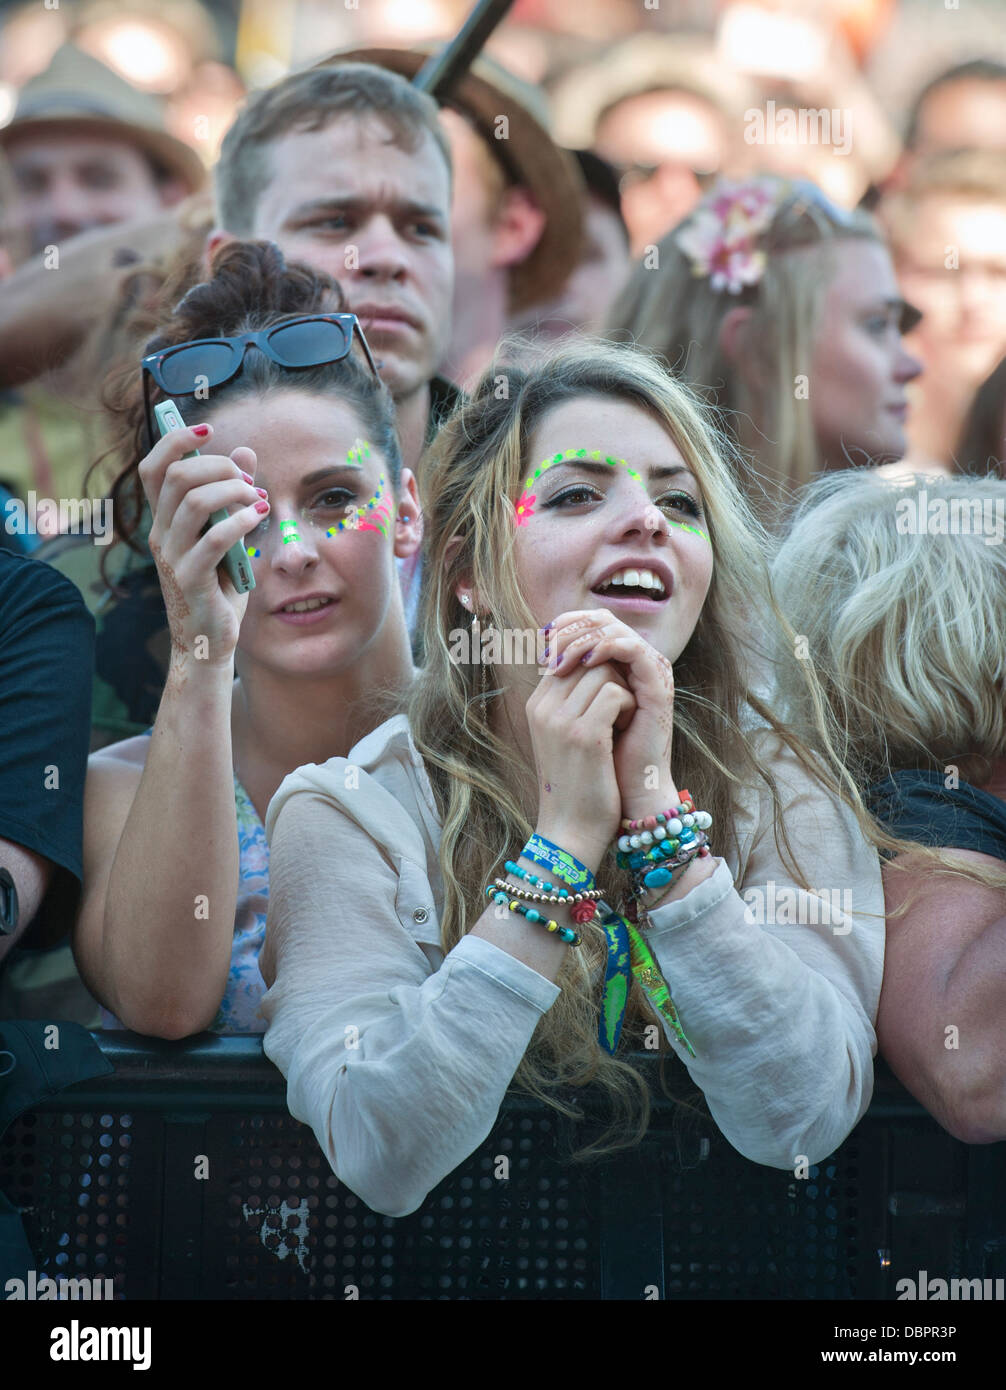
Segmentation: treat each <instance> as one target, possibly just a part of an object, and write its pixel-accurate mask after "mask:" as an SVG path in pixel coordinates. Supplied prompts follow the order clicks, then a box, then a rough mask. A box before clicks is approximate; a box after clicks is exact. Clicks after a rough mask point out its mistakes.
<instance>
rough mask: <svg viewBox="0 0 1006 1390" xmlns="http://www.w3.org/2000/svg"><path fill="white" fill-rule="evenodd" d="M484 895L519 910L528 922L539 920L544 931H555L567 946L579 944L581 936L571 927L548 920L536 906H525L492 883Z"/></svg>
mask: <svg viewBox="0 0 1006 1390" xmlns="http://www.w3.org/2000/svg"><path fill="white" fill-rule="evenodd" d="M486 896H487V897H491V898H492V900H493V902H494V903H499V904H500V906H501V907H502V906H506V907H508V908H509V909H510V911H511V912H519V913H520V915H521V916H522V917H526V918H527V920H528V921H529V922H540V923H541V924H542V926H543V927H544V928H545V930H546V931H551V932H555V933H556V935H557V936H558V937H559V939H560V940H562V941H565V942H566V944H567V945H568V946H579V945H580V942H581V940H582V937H580V936H578V935H577V933H576V932H575V931H573V929H572V928H571V927H560V926H559V923H558V922H555V921H550V920H549V919H548V918H547V917H544V916H543V915H542V914H541V913H540V912H538V911H537V909H536V908H533V907H525V906H524V904H523V903H522V902H520V901H519V900H518V899H517V898H511V897H510V896H509V895H508V894H507V893H504V892H502V891H501V890H497V889H496V887H495V885H494V884H490V885H489V887H488V888H487V889H486Z"/></svg>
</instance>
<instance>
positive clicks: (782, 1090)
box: [262, 345, 884, 1216]
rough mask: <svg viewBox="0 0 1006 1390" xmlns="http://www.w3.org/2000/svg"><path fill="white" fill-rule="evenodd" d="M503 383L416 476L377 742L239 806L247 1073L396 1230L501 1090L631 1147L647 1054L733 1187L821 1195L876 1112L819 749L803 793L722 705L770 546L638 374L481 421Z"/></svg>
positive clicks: (642, 1122) (685, 417)
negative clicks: (244, 844)
mask: <svg viewBox="0 0 1006 1390" xmlns="http://www.w3.org/2000/svg"><path fill="white" fill-rule="evenodd" d="M499 370H500V369H499V368H495V369H493V370H491V371H490V372H489V373H487V375H486V376H485V377H484V379H483V380H482V381H481V383H480V384H479V385H478V387H477V388H476V390H475V392H474V394H473V396H472V397H471V398H470V400H469V402H468V403H467V404H466V405H465V406H463V407H462V408H461V409H460V411H459V412H458V413H456V414H455V415H454V416H453V417H452V419H451V420H449V421H448V422H447V423H446V424H445V425H444V426H443V427H442V429H441V433H440V435H439V436H438V438H437V440H436V441H435V443H434V445H433V446H432V449H431V450H430V452H429V453H428V454H427V456H426V458H425V460H424V465H423V469H424V471H423V475H422V478H423V481H422V491H423V506H424V516H425V522H424V525H425V528H426V532H425V533H426V540H425V545H426V549H425V552H424V566H425V573H426V575H427V585H426V588H425V590H424V595H423V611H422V620H423V638H424V643H425V652H426V664H425V666H424V668H423V670H422V672H421V673H420V675H419V677H418V678H417V680H416V682H415V684H414V686H413V687H412V691H411V695H410V698H409V701H408V703H407V713H401V714H399V715H397V716H395V717H393V718H392V719H390V720H389V721H388V722H387V723H386V724H384V725H383V726H382V727H381V728H379V729H377V730H375V731H374V732H373V733H372V734H370V735H369V736H368V737H367V738H366V739H364V740H363V741H362V742H361V743H359V744H358V745H357V746H356V748H354V749H353V750H352V752H351V754H350V755H349V759H348V761H347V760H346V759H342V758H334V759H332V760H331V761H330V762H329V763H327V764H326V765H325V766H323V767H308V768H301V769H299V770H298V771H297V772H295V773H293V774H292V775H291V776H289V777H288V778H287V779H286V780H285V781H284V783H283V785H282V786H281V787H280V789H279V791H278V792H277V794H276V796H275V797H274V798H273V801H272V803H271V805H270V808H269V813H268V817H267V825H266V828H267V833H268V834H269V836H270V844H271V854H272V885H271V890H270V902H269V925H268V933H267V940H266V946H265V949H264V952H263V956H262V971H263V976H264V978H265V980H266V982H267V984H269V986H270V988H269V991H268V993H267V994H266V996H265V999H264V1001H263V1011H264V1013H265V1014H266V1016H267V1018H268V1019H269V1027H268V1030H267V1033H266V1037H265V1044H264V1045H265V1050H266V1052H267V1053H268V1055H269V1056H270V1057H272V1059H273V1060H274V1061H275V1062H276V1063H277V1065H278V1066H279V1067H280V1068H281V1070H282V1071H283V1072H284V1074H285V1075H286V1076H287V1078H288V1083H289V1089H288V1100H289V1104H290V1108H291V1111H292V1113H293V1114H294V1115H295V1116H296V1117H297V1118H298V1119H301V1120H304V1121H306V1122H308V1123H310V1124H311V1125H312V1126H313V1128H314V1131H315V1134H316V1135H317V1138H318V1140H319V1142H320V1144H321V1145H322V1147H323V1148H324V1150H325V1152H326V1153H327V1155H328V1157H329V1161H330V1162H331V1164H332V1167H333V1169H334V1171H335V1173H336V1174H337V1176H338V1177H339V1178H340V1179H341V1180H342V1181H344V1182H346V1183H347V1185H348V1186H349V1187H350V1188H352V1190H353V1191H354V1192H356V1193H357V1194H358V1195H359V1196H360V1197H361V1198H362V1199H363V1200H364V1201H365V1202H366V1203H367V1204H368V1205H369V1206H371V1207H372V1208H374V1209H375V1210H377V1211H380V1212H385V1213H387V1214H388V1215H392V1216H398V1215H403V1214H406V1213H408V1212H411V1211H414V1210H415V1209H416V1208H417V1207H418V1206H419V1205H420V1204H421V1203H422V1201H423V1200H424V1198H425V1197H426V1195H427V1193H429V1192H430V1190H431V1189H432V1188H433V1187H435V1186H436V1184H437V1183H438V1182H440V1181H441V1179H442V1178H444V1177H445V1176H446V1174H448V1173H449V1172H451V1171H452V1170H453V1169H454V1168H455V1167H456V1166H457V1165H458V1164H459V1163H461V1162H462V1161H463V1160H464V1159H465V1158H466V1157H467V1156H468V1155H469V1154H471V1153H472V1151H473V1150H474V1149H475V1148H477V1146H478V1145H479V1144H480V1143H481V1142H482V1140H483V1139H484V1138H485V1137H486V1135H487V1134H488V1133H489V1131H490V1129H491V1128H492V1125H493V1124H494V1122H495V1120H496V1117H497V1114H498V1112H499V1108H500V1104H501V1102H502V1100H503V1097H504V1094H505V1092H506V1090H507V1088H508V1086H510V1084H511V1083H512V1082H516V1083H517V1084H518V1085H520V1086H522V1087H524V1088H526V1089H528V1090H530V1091H531V1092H532V1093H533V1094H535V1095H536V1096H538V1097H539V1098H540V1099H542V1100H543V1101H545V1102H547V1103H548V1104H551V1105H554V1106H556V1107H557V1108H559V1109H560V1110H562V1111H563V1113H565V1114H574V1115H575V1113H576V1112H575V1111H574V1110H571V1109H570V1106H569V1103H568V1094H569V1093H568V1089H567V1088H568V1087H570V1086H579V1085H584V1084H586V1083H588V1082H591V1083H595V1084H596V1085H597V1086H599V1087H600V1088H601V1089H602V1091H603V1092H604V1093H605V1095H606V1097H607V1099H608V1100H609V1101H610V1103H611V1120H612V1123H611V1127H610V1129H609V1131H608V1132H607V1134H606V1135H605V1136H604V1138H603V1139H602V1140H599V1141H597V1143H595V1144H593V1145H591V1146H590V1148H591V1150H592V1151H595V1152H598V1151H605V1150H610V1149H613V1148H617V1147H620V1146H623V1145H626V1144H631V1143H633V1142H635V1141H637V1140H638V1139H639V1138H640V1136H641V1135H642V1133H643V1132H644V1131H645V1128H646V1125H647V1122H648V1092H647V1085H646V1081H645V1079H644V1078H643V1077H642V1076H641V1075H640V1074H639V1073H638V1072H637V1070H636V1068H635V1066H634V1065H633V1063H632V1061H631V1060H630V1059H629V1058H628V1057H627V1056H626V1053H627V1052H628V1051H629V1050H630V1049H632V1048H633V1047H635V1048H639V1047H642V1046H651V1047H652V1046H654V1043H655V1040H656V1039H657V1038H658V1037H659V1040H660V1044H661V1046H662V1049H663V1050H664V1051H669V1052H672V1053H674V1054H675V1055H676V1056H677V1057H679V1058H680V1059H681V1060H682V1061H683V1062H684V1063H685V1065H686V1066H687V1067H688V1069H689V1071H690V1073H691V1076H692V1078H693V1079H694V1080H695V1081H696V1082H697V1083H698V1085H699V1086H700V1087H701V1088H702V1090H703V1091H704V1093H705V1096H706V1099H707V1101H708V1104H709V1108H710V1110H711V1111H712V1114H713V1116H714V1117H715V1119H716V1121H717V1123H718V1124H719V1125H720V1127H721V1128H722V1129H723V1131H724V1133H725V1134H726V1136H727V1138H728V1139H729V1140H730V1141H731V1143H733V1144H734V1145H735V1146H736V1147H737V1148H738V1149H739V1150H740V1151H741V1152H742V1153H744V1154H745V1155H747V1156H748V1157H749V1158H752V1159H754V1160H755V1161H758V1162H762V1163H766V1164H770V1165H773V1166H777V1167H780V1168H788V1167H791V1166H792V1165H793V1164H794V1163H797V1162H799V1161H800V1159H799V1157H798V1156H799V1155H803V1156H804V1157H805V1159H806V1160H808V1161H810V1162H816V1161H818V1160H819V1159H821V1158H822V1157H824V1156H825V1155H826V1154H828V1153H830V1152H831V1151H832V1150H833V1149H834V1148H835V1147H836V1146H837V1145H838V1144H839V1143H841V1141H842V1139H843V1138H844V1137H845V1136H846V1135H847V1134H848V1132H849V1131H850V1130H851V1128H852V1127H853V1126H854V1125H855V1123H856V1122H857V1120H858V1119H859V1117H860V1116H861V1115H862V1113H863V1111H864V1110H865V1108H866V1106H867V1104H868V1102H869V1099H870V1094H871V1089H872V1078H873V1068H872V1054H873V1052H874V1050H875V1047H876V1039H875V1036H874V1031H873V1019H874V1017H875V1014H876V1009H877V1001H878V997H879V994H880V983H881V969H882V964H883V939H884V938H883V931H884V917H883V893H882V890H881V878H880V864H879V860H878V855H877V852H876V848H875V846H876V844H877V843H880V841H878V840H877V838H876V835H877V832H876V831H875V830H874V828H873V825H872V822H871V821H870V818H869V817H868V816H867V815H866V813H865V810H864V808H863V806H862V803H861V802H860V801H859V799H858V796H857V795H856V792H855V789H854V788H853V787H851V786H849V785H848V781H847V779H846V778H845V777H844V774H843V771H842V769H841V767H840V765H839V764H838V762H837V759H836V758H835V756H834V753H833V752H832V746H831V744H830V743H829V741H828V739H827V735H826V734H825V737H824V738H823V740H822V747H823V749H824V752H823V754H822V756H821V757H820V758H815V757H814V756H813V755H811V754H810V753H809V752H807V750H806V747H805V745H804V744H802V743H801V742H799V741H798V740H791V739H790V738H789V737H788V735H787V733H786V731H785V729H783V728H782V726H781V725H780V724H779V723H778V721H777V720H776V719H775V718H774V716H773V714H772V712H771V710H770V709H768V708H767V707H766V706H765V705H764V703H763V702H761V701H760V700H759V699H758V698H757V697H756V696H754V695H752V694H751V692H750V691H749V690H748V689H747V688H746V686H745V683H744V680H743V675H742V673H743V671H744V670H745V669H746V666H747V654H746V653H744V652H742V650H741V641H742V639H741V636H740V635H739V634H740V633H742V632H744V631H746V628H745V625H744V624H743V622H742V621H741V620H740V617H739V614H740V613H741V612H742V611H748V610H750V609H751V608H752V606H754V607H755V608H756V609H757V611H758V613H759V616H760V621H761V626H762V635H763V636H764V635H765V634H767V633H770V632H773V631H774V630H775V627H776V625H777V623H778V621H779V615H778V610H777V609H776V608H775V607H774V605H773V604H772V602H771V600H770V598H769V595H768V588H767V569H766V555H767V553H768V542H767V539H766V537H765V534H764V532H763V531H761V530H760V529H759V527H758V525H757V523H756V522H755V521H754V520H753V518H752V516H751V513H750V512H749V510H748V508H747V506H746V504H745V502H744V500H743V498H742V496H741V494H740V492H739V490H738V488H737V485H736V483H735V482H734V481H733V478H732V474H731V470H730V468H729V466H728V464H727V463H726V461H725V459H724V454H723V451H722V449H721V444H722V441H720V440H718V438H717V436H716V435H715V434H714V433H713V431H712V430H711V428H710V427H709V425H708V421H707V417H706V415H705V412H704V411H703V409H702V407H701V406H700V405H699V404H698V403H697V402H696V400H695V398H694V397H693V396H692V394H691V392H690V391H689V390H688V389H687V388H686V387H684V386H682V385H681V384H680V383H677V382H675V381H674V380H672V379H671V378H670V377H669V376H668V375H667V374H666V373H665V372H664V371H662V370H661V368H660V367H659V366H658V365H657V364H656V363H655V362H654V361H652V360H651V359H650V358H648V357H646V356H644V355H642V354H640V353H638V352H636V351H633V350H630V349H618V348H613V347H611V346H610V345H605V346H604V347H603V348H602V347H596V348H591V347H589V346H577V347H569V348H566V349H564V350H561V351H560V352H559V353H558V354H557V355H555V356H554V357H552V358H550V359H548V360H545V361H544V362H541V363H540V364H536V365H535V366H534V367H533V368H531V369H529V370H522V369H520V368H517V367H513V366H510V367H507V369H506V376H507V381H508V388H509V394H508V396H507V398H506V399H505V400H500V399H498V395H499V393H498V390H497V389H496V388H497V384H498V380H499V375H498V373H499ZM494 371H495V373H496V375H494ZM724 448H725V446H724ZM469 624H473V628H474V631H473V633H472V640H471V641H468V642H466V641H465V640H464V639H465V638H466V637H467V635H468V630H469ZM542 629H544V633H541V631H540V630H542ZM487 634H489V635H490V637H491V638H498V639H499V640H498V641H495V642H494V641H493V640H490V641H488V642H487V641H486V640H485V639H486V635H487ZM536 635H540V636H541V646H540V647H539V649H538V650H537V651H536V650H535V645H536V644H535V642H534V640H527V641H524V640H518V639H524V638H528V639H533V638H534V637H535V636H536ZM546 640H547V652H546V646H545V642H546ZM487 651H489V652H490V653H494V654H492V655H489V656H488V658H486V652H487ZM508 652H509V653H510V655H509V656H508V655H507V653H508ZM486 659H487V660H488V661H489V662H490V664H489V665H488V666H487V665H485V664H483V661H484V660H486ZM805 674H806V679H807V681H808V684H809V686H810V687H811V688H812V689H813V688H814V679H815V678H814V673H813V670H812V669H811V668H810V667H809V666H806V664H805ZM746 702H749V703H750V706H751V707H753V709H754V711H755V712H756V714H757V718H753V717H752V712H751V709H750V708H749V709H747V710H745V703H746ZM754 725H757V726H758V727H754ZM350 769H352V770H353V771H354V772H355V774H356V777H355V779H354V781H353V789H352V790H347V789H346V787H347V774H348V773H349V771H350ZM840 788H843V789H846V788H847V790H844V795H843V792H840V790H839V789H840ZM686 789H687V790H686ZM682 807H683V808H684V810H681V809H680V808H682ZM690 807H694V808H696V810H694V811H693V810H692V809H689V808H690ZM625 837H628V838H625ZM870 837H873V838H872V841H871V838H870ZM704 838H707V839H708V843H706V844H703V839H704ZM616 841H617V842H619V846H620V848H619V849H618V850H617V851H616V849H615V844H616ZM672 842H673V844H672ZM522 846H523V847H524V848H523V849H522ZM668 846H672V848H671V851H670V852H668ZM700 849H705V850H707V851H708V853H706V854H701V853H700V852H699V851H700ZM305 863H309V864H310V865H311V866H312V868H311V874H310V876H305V874H304V869H303V866H304V864H305ZM669 866H670V867H669ZM637 889H638V892H639V896H633V895H634V893H635V892H636V890H637ZM563 892H565V893H566V894H567V897H566V898H565V899H562V896H561V895H562V893H563ZM536 894H537V895H538V896H537V897H536V896H535V895H536ZM578 895H579V896H578ZM599 895H600V901H599V900H598V899H599ZM836 895H837V896H836ZM336 903H337V904H338V905H339V909H338V911H337V912H333V908H332V905H333V904H336ZM836 904H841V906H840V907H838V906H836ZM633 916H634V917H635V920H632V918H633ZM575 937H579V938H580V940H579V942H577V941H576V940H575V939H574V938H575ZM647 1030H649V1031H647ZM350 1036H351V1037H352V1038H353V1039H354V1041H353V1043H352V1044H348V1043H347V1041H346V1040H347V1038H348V1037H350ZM560 1089H561V1090H562V1092H564V1098H560Z"/></svg>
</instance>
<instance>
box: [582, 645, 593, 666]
mask: <svg viewBox="0 0 1006 1390" xmlns="http://www.w3.org/2000/svg"><path fill="white" fill-rule="evenodd" d="M593 655H594V648H593V647H591V649H590V651H589V652H587V653H586V655H585V656H581V657H580V665H581V666H586V664H587V662H588V661H589V660H590V658H591V657H592V656H593Z"/></svg>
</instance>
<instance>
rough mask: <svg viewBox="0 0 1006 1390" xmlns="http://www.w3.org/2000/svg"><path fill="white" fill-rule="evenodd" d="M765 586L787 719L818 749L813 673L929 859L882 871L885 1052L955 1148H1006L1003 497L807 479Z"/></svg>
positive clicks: (874, 794) (966, 482) (860, 759)
mask: <svg viewBox="0 0 1006 1390" xmlns="http://www.w3.org/2000/svg"><path fill="white" fill-rule="evenodd" d="M773 577H774V580H775V584H776V586H777V594H778V597H779V602H780V604H781V606H782V607H783V609H784V611H785V613H786V615H787V617H788V618H789V620H790V623H791V624H792V626H793V627H794V628H795V629H796V631H797V633H799V634H801V637H802V639H803V642H804V647H803V649H802V654H803V656H804V657H805V660H803V661H802V662H796V661H794V660H793V657H792V648H791V649H790V651H789V652H788V653H787V654H786V655H785V656H784V657H783V659H782V660H781V661H780V663H779V678H780V682H781V685H782V694H783V697H784V699H783V708H785V710H786V712H787V714H788V715H789V716H790V717H791V718H792V720H793V722H794V725H795V727H797V728H803V729H805V730H806V732H807V735H808V737H810V738H813V733H812V724H813V719H812V706H811V704H810V702H809V701H808V699H807V697H806V694H805V687H804V684H803V680H802V676H803V667H805V666H806V665H807V663H808V661H809V663H810V664H811V665H812V666H813V668H814V670H815V671H816V673H817V675H818V677H819V678H820V680H821V683H822V685H823V686H824V688H825V691H826V693H827V700H828V713H829V716H830V719H831V720H832V721H833V724H834V727H835V729H836V731H837V730H840V729H841V730H847V732H848V744H847V747H846V757H847V762H848V764H849V767H850V769H852V770H853V771H854V775H855V776H856V778H857V780H858V782H859V785H860V786H861V787H862V788H863V789H864V793H865V794H866V796H867V799H868V801H869V803H870V804H871V805H872V806H873V808H874V810H875V811H876V813H877V815H878V816H879V817H880V818H881V819H882V820H883V821H884V823H885V824H886V825H887V827H888V828H889V829H890V830H891V832H892V833H895V834H898V835H900V836H902V837H903V838H905V839H907V840H914V841H918V842H919V846H928V847H929V849H928V850H926V849H923V848H919V847H916V849H915V851H914V852H907V853H903V854H899V855H898V856H897V858H896V859H894V860H892V862H891V863H889V864H888V865H886V866H885V868H884V891H885V896H886V899H887V908H888V914H889V916H888V930H887V959H886V963H885V967H884V990H883V994H882V996H881V1001H880V1014H879V1018H878V1022H877V1032H878V1036H879V1038H880V1048H881V1052H882V1054H883V1056H884V1057H885V1058H886V1060H887V1061H888V1062H889V1063H890V1065H891V1067H892V1068H893V1070H894V1071H895V1073H896V1074H897V1076H898V1077H899V1079H900V1080H901V1081H902V1082H903V1084H904V1085H905V1086H907V1088H908V1089H909V1090H910V1091H911V1092H912V1093H913V1094H914V1095H915V1096H917V1097H918V1099H919V1100H920V1101H922V1103H923V1104H924V1105H925V1106H926V1107H927V1108H928V1109H929V1110H930V1111H931V1112H932V1113H933V1114H934V1115H935V1116H936V1118H937V1119H938V1120H939V1121H940V1123H941V1124H942V1125H943V1126H944V1127H945V1128H946V1129H948V1130H949V1131H950V1133H951V1134H953V1135H955V1136H956V1137H957V1138H959V1139H963V1140H965V1141H967V1142H969V1143H991V1142H994V1141H996V1140H1000V1139H1006V1057H1004V1053H1003V1045H1002V1038H1003V1018H1004V1015H1006V983H1004V982H1006V482H1002V481H1000V480H997V479H994V478H987V479H985V478H981V479H980V478H954V479H947V480H938V479H934V478H931V477H926V478H918V479H916V480H915V481H914V482H912V483H910V484H909V485H907V486H904V487H899V486H895V485H892V484H890V483H885V482H883V481H881V480H880V479H878V478H876V477H875V476H874V475H871V474H870V473H865V472H861V471H859V470H856V471H855V472H849V473H844V474H837V475H835V476H834V477H830V478H825V479H821V480H819V481H818V482H817V483H815V484H813V485H812V486H811V488H810V489H809V490H808V491H807V493H806V494H805V496H804V499H803V501H802V504H801V506H800V509H799V512H798V513H797V516H796V518H795V521H794V523H793V526H792V529H791V530H790V532H789V534H788V536H787V538H786V540H785V542H784V544H783V546H782V548H781V551H780V554H779V558H778V560H777V562H776V565H775V570H774V576H773ZM798 667H799V669H798ZM934 850H939V854H938V856H937V855H936V854H935V853H934ZM943 865H946V866H948V867H943Z"/></svg>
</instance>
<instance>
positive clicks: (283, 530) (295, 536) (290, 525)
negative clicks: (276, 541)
mask: <svg viewBox="0 0 1006 1390" xmlns="http://www.w3.org/2000/svg"><path fill="white" fill-rule="evenodd" d="M279 533H280V535H281V536H282V538H283V544H284V545H289V544H290V542H291V541H299V540H300V532H299V531H298V530H297V523H296V521H294V520H292V519H291V520H289V521H281V522H280V524H279Z"/></svg>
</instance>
